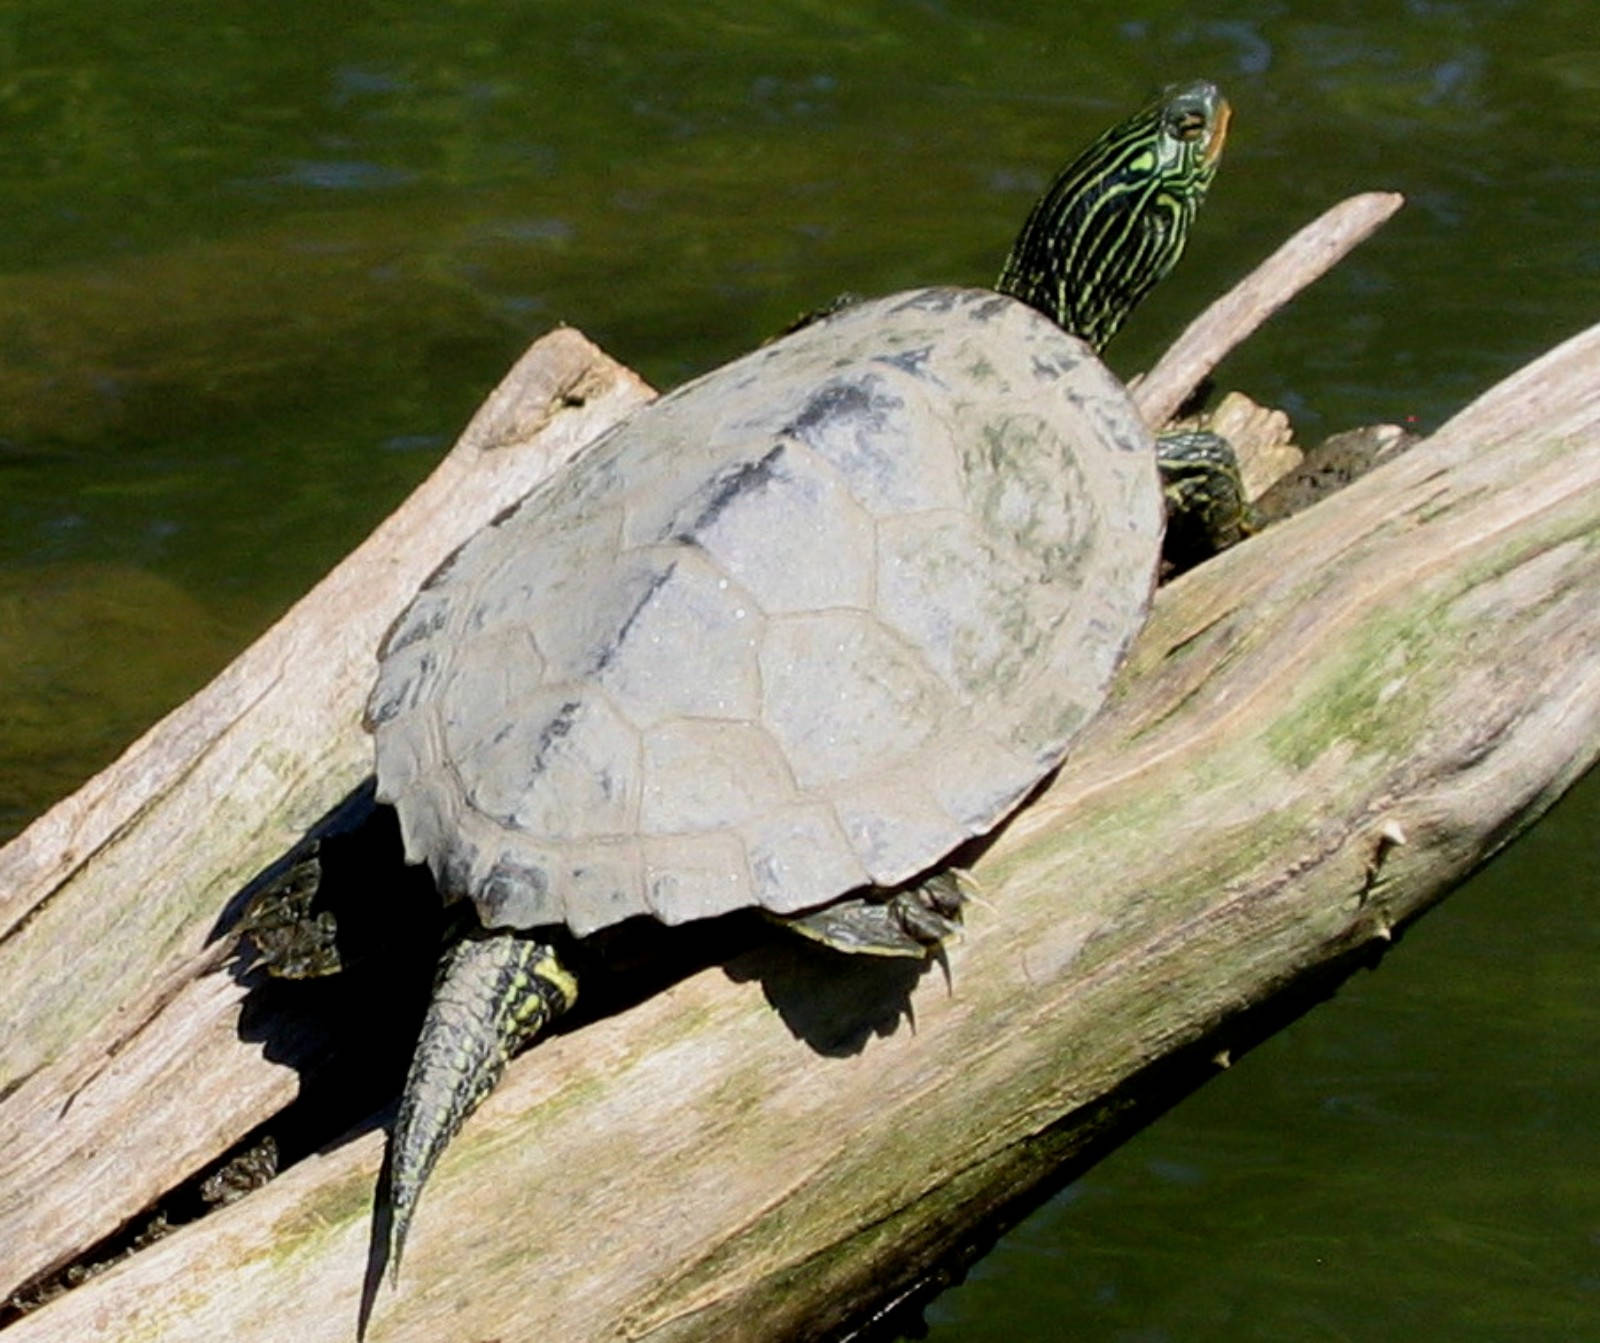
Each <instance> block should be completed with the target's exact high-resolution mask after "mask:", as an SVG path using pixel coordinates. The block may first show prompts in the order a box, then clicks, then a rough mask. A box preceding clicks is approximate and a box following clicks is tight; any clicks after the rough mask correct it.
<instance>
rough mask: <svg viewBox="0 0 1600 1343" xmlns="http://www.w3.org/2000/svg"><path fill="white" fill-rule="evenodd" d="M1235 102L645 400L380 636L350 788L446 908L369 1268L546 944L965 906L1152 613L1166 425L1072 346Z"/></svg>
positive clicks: (510, 1046) (1156, 228)
mask: <svg viewBox="0 0 1600 1343" xmlns="http://www.w3.org/2000/svg"><path fill="white" fill-rule="evenodd" d="M1228 118H1229V107H1228V104H1227V102H1226V101H1225V100H1224V99H1223V97H1222V95H1221V94H1220V93H1219V92H1218V90H1217V89H1216V87H1215V86H1214V85H1212V84H1211V83H1209V82H1206V81H1193V82H1189V83H1185V84H1181V85H1174V86H1172V87H1169V88H1167V89H1166V90H1165V91H1163V92H1162V93H1161V94H1160V96H1158V97H1157V98H1155V99H1154V100H1153V101H1151V102H1150V103H1149V104H1148V105H1147V106H1145V107H1143V108H1142V109H1141V110H1140V111H1139V112H1137V113H1136V114H1134V115H1133V116H1131V117H1129V118H1127V119H1126V120H1123V121H1121V122H1119V123H1118V124H1116V125H1115V126H1113V127H1112V128H1111V129H1109V130H1108V131H1106V132H1105V133H1104V134H1103V135H1102V136H1100V138H1099V139H1097V140H1096V141H1095V142H1094V143H1093V144H1092V145H1091V146H1090V147H1089V148H1088V149H1087V150H1085V151H1084V152H1083V153H1082V154H1081V155H1080V156H1079V157H1078V158H1077V159H1076V160H1074V161H1073V162H1072V163H1071V164H1070V165H1069V166H1068V167H1067V168H1066V169H1065V170H1064V171H1063V172H1062V173H1061V174H1060V175H1059V176H1058V177H1057V178H1056V179H1055V181H1054V182H1053V183H1052V185H1051V186H1050V187H1049V189H1048V190H1047V191H1046V192H1045V194H1044V195H1043V197H1042V198H1041V199H1040V200H1039V201H1038V203H1037V204H1036V205H1035V206H1034V207H1033V210H1032V212H1031V213H1030V214H1029V216H1028V219H1027V222H1026V224H1025V225H1024V227H1023V229H1022V231H1021V233H1020V234H1019V236H1018V237H1017V240H1016V243H1015V245H1014V246H1013V248H1012V249H1011V251H1010V254H1009V256H1008V258H1007V260H1006V262H1005V265H1004V268H1003V270H1002V272H1001V274H1000V277H999V280H998V282H997V284H996V286H995V288H994V289H992V290H990V289H963V288H953V287H934V288H925V289H920V290H912V291H908V292H903V293H899V294H893V295H890V296H888V297H885V298H878V299H873V300H868V301H859V302H852V303H848V304H845V305H842V306H840V307H839V308H838V309H837V310H836V311H830V312H828V313H827V314H826V315H823V316H821V317H819V318H817V319H816V320H813V321H810V322H807V323H804V324H802V325H801V326H800V327H799V328H798V329H796V330H794V331H792V332H791V333H789V334H786V335H783V336H781V337H779V338H777V339H775V340H773V341H771V342H769V343H768V344H766V345H764V346H762V347H760V348H758V349H757V350H755V351H753V352H752V353H750V354H747V355H745V356H744V357H742V358H740V359H737V360H735V361H734V362H732V363H730V364H727V365H725V366H723V367H721V368H718V369H716V370H714V371H712V372H710V373H708V374H705V375H704V376H702V377H699V378H697V379H695V380H693V381H691V382H689V383H687V384H686V385H684V386H682V387H680V388H678V389H677V390H675V391H673V392H671V393H669V394H667V395H665V396H663V397H661V398H660V399H658V400H656V401H655V402H653V403H652V404H650V405H648V406H646V407H644V408H642V409H640V410H638V411H636V412H635V413H633V414H632V415H631V416H630V417H628V418H627V419H626V420H624V421H623V422H622V423H621V424H619V425H617V426H616V427H614V428H613V429H611V430H610V431H609V432H608V433H606V434H605V435H603V436H602V437H601V438H600V439H598V440H597V441H596V442H595V443H594V444H592V445H591V446H590V447H589V448H587V449H586V450H585V451H584V452H583V453H582V454H581V455H580V456H579V457H578V458H577V459H576V460H575V461H574V462H573V463H571V464H570V465H569V466H567V467H566V468H564V469H563V470H562V471H561V472H559V473H557V474H556V475H555V476H553V477H552V478H550V479H549V480H547V481H545V482H544V483H542V484H541V485H539V486H537V487H536V488H535V489H534V490H532V491H531V492H530V493H529V494H528V495H527V496H525V497H524V498H523V499H522V500H521V501H520V502H519V503H517V504H516V505H514V506H513V507H512V508H511V509H510V510H508V511H507V512H506V513H504V514H502V515H501V516H500V517H498V518H497V519H495V520H494V521H493V522H492V523H490V524H489V525H488V526H487V527H486V528H484V529H483V530H482V531H480V532H478V533H477V534H476V535H474V536H473V537H472V538H470V539H469V540H468V541H467V542H466V543H465V544H464V545H462V546H461V547H460V548H459V549H458V550H456V551H455V552H454V553H453V554H452V555H451V556H450V557H449V558H448V559H446V560H445V561H444V562H443V563H442V564H441V565H440V566H439V568H438V569H437V570H436V571H435V572H434V573H433V574H432V575H431V576H430V577H429V578H428V579H427V580H426V581H425V582H424V583H423V585H422V587H421V590H420V591H419V592H418V593H417V595H416V596H415V597H414V599H413V600H412V601H411V603H410V605H409V606H408V607H407V609H406V610H405V611H404V612H403V613H402V614H401V615H400V617H399V618H398V619H397V620H396V621H395V622H394V624H393V625H392V626H391V628H390V629H389V631H388V633H387V635H386V636H385V638H384V640H383V641H382V644H381V647H380V650H379V658H380V664H379V670H378V673H377V679H376V683H375V685H374V687H373V689H372V692H371V695H370V698H369V701H368V704H367V709H366V713H365V718H364V722H365V725H366V727H367V729H368V730H369V731H370V732H371V733H372V735H373V738H374V744H375V755H376V772H377V796H378V799H379V800H380V801H381V802H386V803H389V804H390V805H392V806H393V807H394V809H395V811H396V812H397V813H398V817H399V822H400V830H401V834H402V838H403V842H404V847H405V856H406V859H407V861H409V862H412V863H426V864H427V865H428V866H429V868H430V870H431V872H432V875H433V878H434V882H435V884H436V886H437V888H438V890H439V892H440V894H441V896H442V898H443V899H444V900H445V901H446V902H447V903H451V902H460V906H461V907H463V908H466V907H469V906H470V913H471V915H472V916H473V917H471V918H469V919H468V920H467V921H466V922H467V927H466V928H465V931H463V932H460V933H458V934H457V935H455V936H454V938H453V940H452V941H451V943H450V945H448V947H447V948H446V949H445V950H444V952H443V954H442V957H441V961H440V967H439V970H438V974H437V979H436V984H435V990H434V996H433V1000H432V1004H431V1006H430V1007H429V1009H428V1011H427V1015H426V1019H425V1021H424V1024H423V1027H422V1030H421V1033H420V1037H419V1040H418V1044H417V1047H416V1052H415V1055H414V1058H413V1061H412V1064H411V1067H410V1071H409V1074H408V1077H407V1080H406V1084H405V1089H404V1092H403V1094H402V1098H401V1102H400V1107H399V1111H398V1114H397V1117H396V1120H395V1124H394V1127H393V1130H392V1134H391V1142H390V1164H389V1176H388V1179H389V1191H388V1202H389V1209H390V1223H389V1236H388V1242H387V1247H386V1249H387V1255H388V1259H389V1265H390V1272H391V1276H392V1277H393V1278H394V1279H396V1280H397V1278H398V1272H399V1264H400V1256H401V1253H402V1251H403V1248H404V1244H405V1238H406V1233H407V1229H408V1227H409V1226H410V1224H411V1221H412V1217H413V1214H414V1212H415V1209H416V1205H417V1200H418V1198H419V1196H420V1194H421V1192H422V1189H423V1186H424V1184H425V1182H426V1180H427V1178H428V1176H429V1173H430V1172H431V1170H432V1169H433V1166H434V1163H435V1162H436V1160H437V1159H438V1157H439V1155H440V1154H441V1153H442V1152H443V1150H444V1149H445V1147H446V1145H447V1144H448V1143H449V1141H450V1140H451V1138H452V1137H453V1136H454V1134H455V1133H456V1132H457V1131H458V1129H459V1128H460V1125H461V1124H462V1122H463V1121H464V1120H465V1118H466V1116H467V1115H468V1114H470V1113H471V1111H472V1110H473V1109H474V1108H475V1107H476V1105H477V1104H478V1103H479V1102H480V1101H481V1100H482V1099H483V1098H484V1097H485V1096H486V1095H487V1094H488V1093H489V1091H490V1090H491V1089H492V1088H493V1086H494V1085H495V1083H496V1081H497V1080H498V1078H499V1076H500V1074H501V1072H502V1070H503V1069H504V1067H505V1064H506V1063H507V1061H508V1060H509V1058H510V1057H511V1056H512V1055H513V1054H514V1053H515V1052H516V1051H517V1050H518V1049H520V1048H521V1047H522V1046H523V1045H524V1044H525V1043H527V1042H528V1041H530V1040H531V1039H532V1038H533V1036H534V1035H536V1034H537V1032H538V1031H539V1030H541V1029H542V1028H543V1027H544V1026H545V1025H546V1024H547V1023H549V1022H550V1021H551V1020H553V1019H554V1018H555V1017H557V1016H559V1015H560V1014H561V1013H563V1012H565V1011H567V1010H568V1009H570V1008H571V1007H572V1005H573V1003H574V1002H575V1000H576V997H577V991H578V985H577V980H576V976H575V975H574V973H573V972H572V970H571V969H570V968H569V967H568V964H567V958H564V956H563V952H562V948H563V946H570V944H571V941H572V940H573V939H581V938H587V937H590V936H591V935H593V934H596V933H597V932H599V931H600V930H603V929H606V928H608V927H610V926H612V925H615V924H619V923H622V922H624V921H626V920H655V921H657V922H658V923H660V924H681V923H686V922H689V921H691V920H698V919H706V918H710V917H712V916H715V915H720V914H725V913H728V912H731V911H734V910H740V909H747V908H749V909H759V910H761V911H763V912H765V913H766V914H767V915H769V916H770V917H772V918H773V919H776V920H778V921H780V922H783V923H786V924H787V925H789V926H790V927H792V928H794V929H795V930H796V931H798V932H801V933H803V934H806V935H808V936H810V937H813V938H815V939H817V940H820V941H822V942H824V943H826V944H828V945H829V946H831V947H834V948H836V949H838V950H841V951H845V952H850V953H857V954H869V955H870V954H876V955H889V956H916V957H923V958H927V957H929V956H931V955H933V954H935V952H936V951H937V949H938V948H939V947H940V946H941V945H942V943H943V942H944V941H945V940H946V939H947V938H949V937H950V936H951V935H952V934H954V933H955V931H956V930H957V928H958V927H959V926H960V919H961V913H962V903H963V900H964V898H965V897H964V890H963V887H962V884H961V883H960V882H959V881H953V880H950V879H948V878H942V879H941V878H935V879H929V874H930V873H932V872H935V871H936V870H937V869H938V866H939V864H940V862H941V860H943V859H945V858H946V856H947V855H948V854H950V853H951V851H952V850H954V849H955V848H956V847H957V846H959V845H960V844H962V843H963V842H965V841H967V840H969V839H972V838H973V837H976V836H980V835H983V834H985V833H987V832H988V831H989V830H991V829H992V828H993V827H994V826H995V825H997V824H998V823H999V822H1000V821H1001V820H1003V819H1004V818H1005V817H1006V816H1007V815H1008V814H1009V813H1010V812H1011V811H1012V810H1014V809H1015V807H1016V806H1017V804H1018V803H1019V801H1020V800H1021V799H1023V798H1024V797H1025V796H1026V795H1027V794H1028V793H1029V792H1030V790H1032V789H1033V788H1034V787H1035V785H1037V784H1038V783H1039V781H1040V780H1041V779H1042V778H1044V776H1045V775H1047V774H1048V773H1049V772H1050V771H1051V770H1052V769H1054V768H1055V766H1057V765H1058V764H1059V763H1060V762H1061V760H1062V759H1063V758H1064V756H1065V754H1066V752H1067V748H1068V746H1069V744H1070V742H1071V741H1072V739H1073V737H1074V735H1075V734H1076V733H1077V732H1078V731H1079V730H1080V729H1081V728H1082V727H1083V726H1084V724H1085V723H1087V722H1088V721H1089V720H1090V719H1091V718H1092V717H1093V716H1094V714H1095V713H1096V711H1097V710H1098V709H1099V707H1100V705H1101V703H1102V702H1103V700H1104V698H1105V696H1106V694H1107V691H1108V688H1109V685H1110V683H1111V680H1112V677H1113V675H1114V673H1115V672H1116V670H1117V667H1118V665H1119V663H1120V662H1121V661H1122V658H1123V655H1124V653H1125V651H1126V649H1127V647H1128V645H1129V643H1130V641H1131V640H1132V638H1133V637H1134V635H1135V634H1136V633H1137V631H1138V630H1139V628H1140V627H1141V625H1142V624H1143V622H1144V619H1145V616H1146V613H1147V610H1148V605H1149V601H1150V597H1151V594H1152V591H1153V588H1154V586H1155V582H1156V576H1157V572H1158V566H1159V563H1160V555H1161V545H1162V534H1163V527H1164V512H1165V508H1164V502H1165V501H1164V495H1163V488H1162V474H1161V470H1160V469H1158V450H1157V449H1156V448H1154V447H1153V445H1152V444H1153V441H1152V439H1151V436H1150V434H1149V432H1148V430H1147V429H1146V428H1145V427H1144V425H1143V423H1142V422H1141V420H1140V418H1139V415H1138V413H1137V411H1136V410H1135V409H1134V407H1133V405H1132V403H1131V401H1130V400H1129V398H1128V395H1127V392H1126V389H1125V388H1124V387H1123V386H1122V384H1121V383H1120V382H1119V381H1118V380H1117V379H1116V378H1115V377H1114V375H1112V374H1111V373H1110V372H1109V371H1108V370H1107V369H1106V368H1105V367H1104V365H1103V364H1101V362H1100V360H1099V358H1098V352H1099V351H1100V350H1101V349H1102V348H1103V347H1104V345H1105V343H1106V342H1107V341H1108V340H1110V339H1111V337H1112V335H1113V334H1114V333H1115V332H1116V330H1117V329H1118V327H1119V326H1120V325H1121V324H1122V321H1123V319H1124V318H1126V316H1127V315H1128V313H1129V312H1130V311H1131V309H1132V308H1133V307H1134V306H1135V305H1136V304H1137V303H1138V302H1139V301H1140V299H1141V298H1142V297H1143V296H1144V295H1145V293H1146V292H1147V291H1148V290H1149V289H1150V288H1151V286H1153V285H1154V284H1156V283H1157V282H1158V281H1159V280H1161V279H1162V278H1163V277H1164V276H1165V275H1166V274H1167V273H1168V272H1169V271H1170V270H1171V268H1172V266H1173V265H1174V264H1175V263H1176V261H1177V259H1178V257H1179V255H1180V254H1181V252H1182V251H1183V248H1184V245H1185V242H1186V239H1187V236H1188V232H1189V228H1190V225H1191V223H1192V221H1193V218H1194V215H1195V211H1196V209H1197V207H1198V206H1199V204H1200V201H1201V199H1202V197H1203V196H1204V194H1205V192H1206V190H1207V188H1208V186H1209V184H1210V182H1211V180H1212V177H1213V175H1214V173H1215V171H1216V168H1217V163H1218V156H1219V154H1220V152H1221V149H1222V145H1223V141H1224V139H1225V136H1226V133H1227V126H1228ZM1165 455H1166V457H1167V458H1168V460H1167V461H1165V462H1164V463H1163V465H1164V467H1165V469H1166V470H1167V472H1168V476H1169V478H1170V479H1173V480H1175V481H1178V482H1180V487H1179V488H1176V489H1175V490H1174V491H1173V493H1172V495H1171V501H1170V502H1171V504H1172V505H1173V506H1175V507H1183V508H1186V509H1189V510H1191V511H1193V510H1195V509H1196V507H1197V506H1198V513H1199V515H1200V516H1201V520H1202V522H1203V523H1204V524H1205V525H1206V527H1207V529H1208V530H1209V531H1210V532H1211V533H1213V534H1214V535H1216V537H1217V544H1218V545H1221V544H1226V543H1227V542H1229V541H1230V540H1233V539H1237V532H1238V527H1237V522H1238V519H1239V517H1240V516H1241V513H1242V509H1243V503H1242V499H1241V495H1240V485H1239V477H1238V471H1237V467H1236V465H1235V464H1234V463H1233V461H1232V457H1231V454H1230V453H1228V452H1226V450H1225V445H1224V448H1223V449H1218V448H1217V447H1216V444H1215V443H1211V442H1207V443H1205V444H1204V445H1203V447H1197V445H1196V444H1195V443H1193V442H1188V441H1182V442H1179V443H1177V444H1175V445H1174V447H1173V448H1172V449H1171V450H1170V451H1169V452H1166V454H1165ZM1208 518H1209V519H1210V521H1207V519H1208ZM1218 520H1220V523H1219V521H1218ZM1230 528H1231V529H1232V530H1230Z"/></svg>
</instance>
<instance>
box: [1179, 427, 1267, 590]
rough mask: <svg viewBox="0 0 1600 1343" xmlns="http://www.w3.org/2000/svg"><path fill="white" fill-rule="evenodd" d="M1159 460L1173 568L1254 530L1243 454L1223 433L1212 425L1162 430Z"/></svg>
mask: <svg viewBox="0 0 1600 1343" xmlns="http://www.w3.org/2000/svg"><path fill="white" fill-rule="evenodd" d="M1156 465H1157V466H1158V467H1159V468H1160V470H1161V489H1162V493H1163V495H1164V496H1165V498H1166V505H1167V539H1166V543H1165V546H1164V548H1163V553H1164V555H1165V557H1166V559H1167V561H1168V563H1170V564H1171V565H1172V567H1173V568H1174V569H1179V570H1182V569H1187V568H1190V567H1191V566H1193V565H1195V564H1198V563H1199V562H1200V561H1201V560H1203V559H1206V558H1208V557H1209V556H1211V555H1214V554H1216V553H1217V552H1218V551H1219V550H1226V549H1227V548H1228V547H1229V546H1231V545H1235V544H1237V543H1238V542H1240V541H1242V540H1244V538H1245V537H1247V536H1249V535H1250V534H1251V533H1252V532H1254V531H1255V529H1256V524H1255V514H1254V510H1253V509H1252V508H1251V507H1250V501H1249V500H1248V499H1247V498H1246V497H1245V492H1244V480H1243V479H1242V478H1241V476H1240V474H1239V459H1238V458H1237V457H1236V456H1235V455H1234V451H1233V445H1232V444H1230V443H1229V442H1228V440H1227V439H1225V438H1224V437H1223V436H1222V435H1221V434H1217V433H1213V432H1212V431H1211V430H1209V429H1184V430H1178V431H1176V432H1174V433H1169V434H1161V435H1160V436H1159V437H1157V439H1156Z"/></svg>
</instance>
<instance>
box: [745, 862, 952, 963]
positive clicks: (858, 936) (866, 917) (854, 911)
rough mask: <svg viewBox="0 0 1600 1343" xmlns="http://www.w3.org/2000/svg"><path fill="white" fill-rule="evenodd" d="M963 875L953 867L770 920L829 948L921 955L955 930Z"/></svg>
mask: <svg viewBox="0 0 1600 1343" xmlns="http://www.w3.org/2000/svg"><path fill="white" fill-rule="evenodd" d="M964 881H965V878H963V876H962V875H961V874H960V873H959V872H957V871H956V870H955V869H954V868H946V869H944V870H943V871H940V872H936V873H934V875H933V876H931V877H929V878H928V879H927V880H926V881H922V882H918V883H917V884H916V885H915V886H907V887H902V888H901V889H899V890H896V891H892V892H885V891H874V892H872V893H871V894H869V895H864V896H857V897H856V898H854V899H851V900H836V901H834V902H833V903H832V904H828V905H823V906H822V907H821V908H819V909H813V910H808V911H807V912H806V913H804V914H791V915H788V916H782V917H780V916H774V921H775V922H776V923H779V924H781V925H782V926H783V927H785V928H788V929H790V930H791V931H793V932H796V933H799V934H800V935H801V936H802V937H808V938H810V939H811V940H812V941H813V942H821V943H822V944H823V945H824V946H828V947H832V948H833V949H834V950H835V951H845V952H849V953H851V954H852V955H863V956H909V957H916V958H918V959H924V958H926V957H928V956H931V955H934V954H936V953H937V951H938V949H939V947H940V946H941V945H942V944H943V943H944V942H945V941H946V940H947V939H948V938H951V937H954V936H955V935H956V934H957V933H959V932H960V931H961V907H962V905H963V904H965V903H966V900H967V894H966V890H965V888H964Z"/></svg>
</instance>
